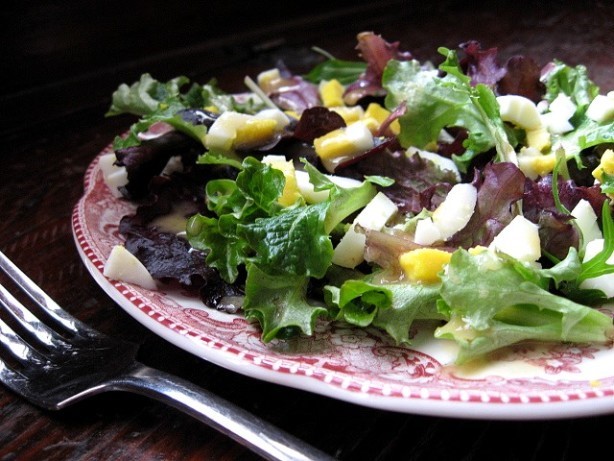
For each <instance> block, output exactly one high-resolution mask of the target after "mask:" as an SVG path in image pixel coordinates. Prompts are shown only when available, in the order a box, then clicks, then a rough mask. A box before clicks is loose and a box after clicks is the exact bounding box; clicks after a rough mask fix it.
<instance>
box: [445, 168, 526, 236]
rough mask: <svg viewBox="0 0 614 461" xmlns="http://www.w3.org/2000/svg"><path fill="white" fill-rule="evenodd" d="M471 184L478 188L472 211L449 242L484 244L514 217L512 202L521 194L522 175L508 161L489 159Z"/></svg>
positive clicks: (522, 188)
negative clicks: (492, 161)
mask: <svg viewBox="0 0 614 461" xmlns="http://www.w3.org/2000/svg"><path fill="white" fill-rule="evenodd" d="M473 184H474V185H475V186H476V187H477V190H478V197H477V203H476V206H475V211H474V213H473V215H472V216H471V219H470V220H469V222H468V223H467V225H466V226H465V227H464V228H463V229H462V230H460V231H459V232H457V233H456V234H455V235H454V236H453V237H452V239H451V240H450V242H449V244H450V245H454V246H461V247H463V248H471V247H473V246H476V245H483V246H488V245H489V244H490V243H491V242H492V240H493V238H494V237H495V236H496V235H497V234H498V233H499V232H500V231H501V229H503V228H504V227H505V226H507V225H508V224H509V223H510V222H511V220H512V219H513V218H514V216H515V213H514V211H513V209H512V206H513V204H514V203H516V202H517V201H518V200H520V199H522V197H523V192H524V185H525V176H524V174H523V173H522V171H520V169H518V167H517V166H515V165H514V164H512V163H509V162H501V163H490V164H488V165H486V167H485V168H484V170H483V171H482V174H481V175H476V178H475V179H474V181H473Z"/></svg>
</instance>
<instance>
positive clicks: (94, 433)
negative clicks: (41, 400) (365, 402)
mask: <svg viewBox="0 0 614 461" xmlns="http://www.w3.org/2000/svg"><path fill="white" fill-rule="evenodd" d="M58 3H59V2H58ZM170 3H173V2H161V1H155V0H150V1H147V2H145V1H130V0H126V1H122V2H120V1H106V2H103V1H95V2H78V1H72V2H61V4H55V3H52V2H36V3H35V2H12V1H9V2H8V5H5V6H3V11H2V13H0V14H1V15H2V24H3V30H2V32H1V34H2V35H1V36H0V38H1V40H0V47H2V48H1V49H2V50H3V52H2V55H1V56H0V59H2V61H3V66H2V68H3V71H2V74H3V77H4V78H3V81H4V83H3V84H2V86H1V87H0V88H1V89H0V91H1V92H2V95H1V99H0V114H2V123H1V124H0V140H1V144H0V145H1V147H0V211H1V214H0V249H1V250H2V251H4V252H5V253H6V254H7V255H8V256H9V257H10V258H12V259H13V260H14V261H15V262H16V263H17V264H18V265H19V266H21V267H22V268H23V270H25V271H26V272H27V273H28V274H30V275H31V276H32V277H33V278H34V280H35V281H36V282H37V283H39V284H40V285H42V286H43V287H44V288H45V289H46V290H47V291H48V292H49V294H51V296H53V297H54V298H56V299H57V301H58V302H59V303H60V304H62V305H63V306H66V307H67V309H68V310H70V311H71V312H72V313H74V314H75V315H76V316H78V317H79V318H81V319H82V320H84V321H85V322H87V323H90V324H92V325H94V326H96V327H97V328H99V329H101V330H103V331H105V332H107V333H110V334H113V335H116V336H120V337H124V338H127V339H130V340H134V341H138V342H140V343H142V345H143V346H142V352H141V356H140V358H141V360H142V361H143V362H145V363H146V364H149V365H152V366H154V367H159V368H161V369H164V370H167V371H170V372H172V373H175V374H177V375H179V376H182V377H183V378H186V379H188V380H190V381H193V382H195V383H197V384H199V385H201V386H203V387H207V388H209V389H211V390H213V391H214V392H216V393H219V394H220V395H222V396H224V397H226V398H227V399H229V400H231V401H233V402H235V403H237V404H238V405H240V406H242V407H244V408H246V409H247V410H249V411H251V412H254V413H257V414H259V415H261V416H262V417H263V418H265V419H267V420H269V421H271V422H272V423H274V424H277V425H279V426H280V427H283V428H284V429H286V430H287V431H288V432H290V433H292V434H295V435H296V436H298V437H300V438H302V439H304V440H306V441H308V442H310V443H312V444H313V445H315V446H317V447H319V448H320V449H322V450H323V451H325V452H327V453H329V454H331V455H334V456H336V457H337V458H338V459H340V460H355V459H368V460H376V459H377V460H396V459H403V460H430V459H466V460H469V459H489V460H490V459H500V460H525V459H532V460H533V459H535V460H538V459H539V460H541V459H561V460H562V459H580V458H582V459H583V458H584V457H585V455H587V454H588V453H587V452H588V451H591V449H596V450H597V452H599V451H600V449H604V450H605V452H606V453H607V452H609V451H610V450H611V448H610V445H611V442H610V440H611V439H610V438H609V437H610V434H611V428H612V427H613V425H614V415H605V416H595V417H587V418H578V419H558V420H546V421H525V422H523V421H485V420H473V419H467V420H462V419H453V418H440V417H431V416H416V415H410V414H402V413H395V412H387V411H379V410H375V409H370V408H366V407H362V406H357V405H353V404H349V403H345V402H341V401H337V400H334V399H330V398H327V397H323V396H318V395H313V394H310V393H307V392H303V391H300V390H295V389H290V388H285V387H282V386H279V385H275V384H270V383H265V382H261V381H258V380H255V379H252V378H249V377H245V376H241V375H238V374H235V373H232V372H230V371H227V370H225V369H223V368H220V367H218V366H216V365H212V364H210V363H207V362H204V361H202V360H201V359H198V358H196V357H194V356H192V355H190V354H188V353H186V352H184V351H182V350H179V349H177V348H175V347H174V346H172V345H170V344H168V343H166V342H165V341H164V340H162V339H160V338H159V337H157V336H155V335H153V334H152V333H150V332H149V331H148V330H146V329H145V328H144V327H142V326H141V325H139V324H138V323H136V322H135V321H134V320H133V319H132V318H131V317H129V316H128V315H127V314H126V313H124V311H123V310H122V309H120V308H119V307H118V306H116V305H115V304H114V303H113V302H112V301H111V300H110V299H109V298H108V297H107V296H106V295H105V293H104V292H103V291H102V289H101V288H99V287H98V285H97V284H96V283H95V282H94V281H93V280H92V278H91V277H90V275H89V273H88V272H87V271H86V269H85V268H84V266H83V265H82V262H81V260H80V258H79V256H78V254H77V250H76V248H75V245H74V242H73V237H72V229H71V212H72V209H73V206H74V204H75V203H76V202H77V200H78V199H79V197H80V196H81V194H82V178H83V174H84V172H85V169H86V167H87V166H88V164H89V163H90V161H91V160H92V159H93V158H94V156H96V154H97V153H98V152H99V151H100V150H101V149H102V148H103V147H104V146H106V145H107V144H108V143H110V142H111V141H112V139H113V137H114V136H115V135H116V134H117V133H119V132H122V131H123V130H125V129H126V128H127V127H128V126H129V124H130V123H131V122H132V119H130V118H128V117H117V118H105V117H104V116H103V114H104V113H105V111H106V109H107V107H108V105H109V103H110V94H111V92H112V91H113V90H114V89H115V88H116V87H117V85H118V84H119V83H122V82H132V81H134V80H136V79H137V78H138V77H139V76H140V74H141V73H142V72H150V73H152V74H153V75H154V76H156V77H157V78H159V79H161V80H162V79H167V78H170V77H174V76H176V75H180V74H184V75H187V76H189V77H190V78H192V79H195V80H198V81H201V82H205V81H207V80H208V79H209V78H210V77H214V76H215V77H217V78H218V80H219V82H220V84H221V86H222V87H223V88H225V89H227V90H228V91H235V90H238V89H241V86H240V85H241V84H240V82H241V80H242V78H243V76H244V75H245V74H246V73H247V74H251V75H256V73H257V72H259V71H260V70H264V69H266V68H268V67H270V66H271V65H272V64H274V63H275V61H276V60H277V59H278V58H280V57H283V58H284V59H285V61H286V63H287V64H288V65H290V66H291V67H292V66H299V65H305V64H308V63H309V55H310V53H309V48H310V47H311V46H313V45H317V46H320V47H321V48H324V49H326V50H329V51H330V52H332V53H333V54H335V55H337V56H338V57H347V58H353V57H355V54H354V49H353V48H354V45H355V35H356V33H357V32H358V31H361V30H374V31H376V32H378V33H381V34H383V35H384V37H385V38H387V39H390V40H400V41H401V43H402V48H404V49H408V50H411V51H412V52H413V53H414V55H415V56H416V57H418V58H419V59H435V58H436V54H435V50H436V47H437V46H440V45H445V46H448V47H456V46H457V45H458V44H459V43H461V42H464V41H466V40H469V39H476V40H480V41H481V42H482V43H483V45H484V46H485V47H491V46H498V47H499V52H500V56H501V57H502V59H505V58H506V57H509V56H511V55H513V54H525V55H529V56H532V57H534V58H535V59H536V60H537V61H538V62H539V63H541V64H544V63H545V62H546V60H547V59H548V58H550V57H552V56H555V57H558V58H560V59H562V60H563V61H565V62H567V63H569V64H578V63H584V64H587V65H588V67H589V69H590V71H591V77H592V78H593V79H594V80H595V81H596V82H597V83H598V84H599V85H600V86H601V87H602V90H612V89H614V47H613V45H614V36H613V35H612V24H614V13H613V11H614V10H612V8H611V7H610V4H609V2H606V1H603V2H588V1H576V2H569V3H573V4H572V5H569V6H562V5H560V4H561V3H564V2H539V7H531V6H530V3H526V2H522V1H517V2H494V3H493V2H490V3H484V5H482V6H480V3H481V2H473V3H471V2H457V1H446V2H423V3H424V4H421V5H412V3H417V2H402V1H397V2H373V3H372V4H370V3H368V2H362V3H361V2H356V1H354V2H348V1H346V2H336V3H334V4H333V2H330V5H329V6H328V7H327V8H324V7H315V6H313V5H309V4H305V5H302V6H299V5H293V6H287V5H285V6H280V5H281V4H278V3H274V2H266V1H265V2H257V3H253V5H252V4H251V3H250V4H249V7H248V6H245V7H241V9H244V10H245V11H241V12H240V13H237V12H236V11H235V9H236V6H232V3H231V2H226V3H223V2H217V1H214V2H197V1H184V2H175V3H177V5H176V6H172V7H171V6H169V5H167V4H170ZM294 3H296V2H294ZM465 3H466V4H465ZM536 3H537V2H536ZM469 4H471V5H473V6H472V7H469V6H467V5H469ZM245 5H248V4H247V3H246V4H245ZM252 10H253V11H252ZM612 366H614V364H612ZM43 459H49V460H82V459H83V460H107V459H109V460H135V459H143V460H149V459H152V460H153V459H156V460H166V461H172V460H191V459H192V460H196V459H212V460H252V459H258V457H257V456H255V455H254V454H252V453H250V452H249V451H248V450H246V449H245V448H243V447H242V446H241V445H239V444H237V443H235V442H233V441H232V440H231V439H229V438H227V437H225V436H223V435H221V434H219V433H218V432H216V431H215V430H213V429H210V428H209V427H207V426H204V425H202V424H200V423H197V422H195V421H194V420H192V419H191V418H190V417H188V416H185V415H183V414H180V413H178V412H176V411H174V410H172V409H169V408H167V407H165V406H162V405H160V404H157V403H154V402H152V401H149V400H146V399H144V398H140V397H135V396H131V395H126V394H119V393H115V394H108V395H106V396H101V397H98V398H95V399H93V400H91V401H89V402H86V403H84V404H80V405H78V406H77V407H75V408H73V409H70V410H67V411H64V412H61V413H50V412H46V411H41V410H38V409H37V408H35V407H33V406H31V405H29V404H28V403H26V402H24V401H23V400H21V399H20V398H18V397H16V396H15V395H14V394H13V393H11V392H9V391H7V390H6V389H4V388H2V387H0V460H2V461H9V460H43Z"/></svg>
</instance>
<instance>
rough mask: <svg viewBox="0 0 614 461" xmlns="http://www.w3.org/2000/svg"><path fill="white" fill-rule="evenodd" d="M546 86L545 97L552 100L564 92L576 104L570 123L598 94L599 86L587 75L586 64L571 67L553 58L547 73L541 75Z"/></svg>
mask: <svg viewBox="0 0 614 461" xmlns="http://www.w3.org/2000/svg"><path fill="white" fill-rule="evenodd" d="M541 80H542V82H544V84H545V86H546V95H545V99H546V100H548V101H550V102H552V101H554V99H556V97H557V96H558V95H559V94H561V93H564V94H566V95H567V96H569V97H570V98H571V99H572V101H573V102H574V104H576V113H575V115H574V117H572V123H573V124H574V125H575V124H576V123H574V119H575V118H576V117H578V116H581V115H583V114H584V113H585V112H586V109H587V108H588V106H589V104H590V103H591V101H592V100H593V99H594V98H595V96H597V95H598V94H599V87H598V86H597V85H595V83H593V82H592V81H591V80H590V79H589V77H588V71H587V69H586V66H583V65H578V66H575V67H571V66H569V65H567V64H565V63H564V62H562V61H560V60H556V59H555V60H554V61H553V62H552V66H551V68H550V69H549V71H548V72H547V73H545V74H544V75H543V76H542V79H541Z"/></svg>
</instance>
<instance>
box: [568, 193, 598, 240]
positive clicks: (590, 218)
mask: <svg viewBox="0 0 614 461" xmlns="http://www.w3.org/2000/svg"><path fill="white" fill-rule="evenodd" d="M571 215H572V216H573V217H574V218H575V223H576V224H577V225H578V227H579V228H580V231H581V232H582V238H583V240H584V243H585V244H586V243H588V242H590V241H592V240H595V239H600V238H602V237H603V234H602V233H601V229H599V224H598V222H597V220H598V218H597V214H596V213H595V210H593V207H592V206H591V204H590V203H589V202H588V200H585V199H581V200H580V201H579V202H578V204H577V205H576V206H575V207H574V209H573V210H571Z"/></svg>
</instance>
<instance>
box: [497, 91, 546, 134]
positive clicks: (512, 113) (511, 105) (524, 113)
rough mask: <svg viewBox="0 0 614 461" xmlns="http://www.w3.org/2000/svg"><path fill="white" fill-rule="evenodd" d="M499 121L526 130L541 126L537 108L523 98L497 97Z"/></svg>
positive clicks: (512, 96)
mask: <svg viewBox="0 0 614 461" xmlns="http://www.w3.org/2000/svg"><path fill="white" fill-rule="evenodd" d="M497 102H498V103H499V112H500V114H501V119H502V120H503V121H505V122H509V123H512V124H514V125H516V126H518V127H520V128H524V129H526V130H535V129H537V128H539V127H540V126H541V125H542V121H541V118H540V115H539V112H538V110H537V106H536V105H535V103H534V102H533V101H531V100H530V99H529V98H525V97H524V96H519V95H515V94H514V95H512V94H507V95H504V96H498V97H497Z"/></svg>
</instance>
